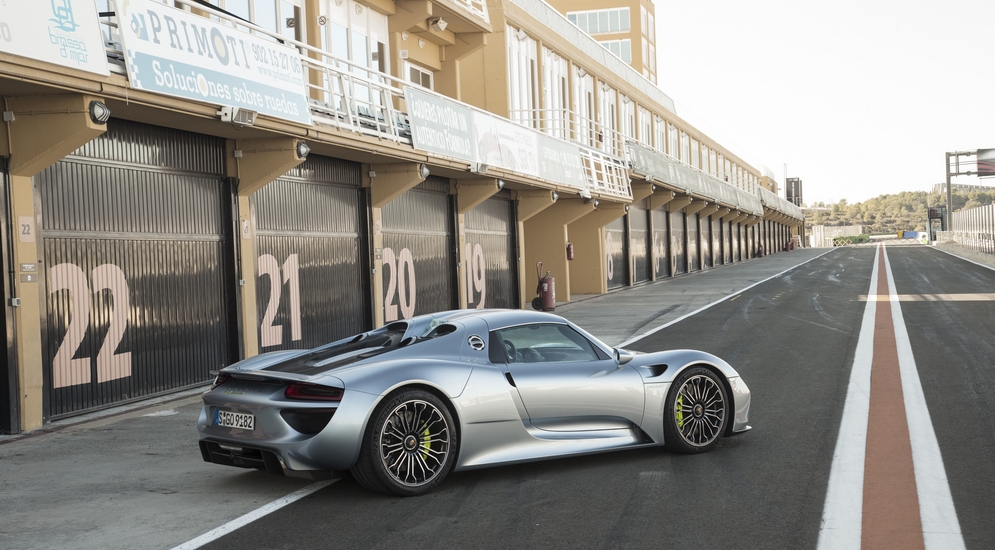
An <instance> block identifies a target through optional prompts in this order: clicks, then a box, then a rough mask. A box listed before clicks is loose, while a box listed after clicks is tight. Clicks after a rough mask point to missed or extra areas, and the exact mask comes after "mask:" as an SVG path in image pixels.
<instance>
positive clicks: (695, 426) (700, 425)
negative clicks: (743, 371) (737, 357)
mask: <svg viewBox="0 0 995 550" xmlns="http://www.w3.org/2000/svg"><path fill="white" fill-rule="evenodd" d="M729 405H730V403H729V397H728V396H727V395H726V390H725V386H724V385H723V384H722V380H720V379H719V377H718V375H716V374H715V373H714V372H712V371H711V370H709V369H706V368H703V367H692V368H689V369H687V370H686V371H684V372H682V373H681V374H680V376H678V377H677V379H676V380H674V383H673V385H672V386H671V389H670V393H669V394H668V395H667V403H666V406H665V408H664V419H663V437H664V441H665V443H666V446H667V448H668V449H670V450H672V451H674V452H678V453H685V454H692V453H702V452H705V451H707V450H709V449H711V448H712V447H714V446H715V445H716V444H717V443H718V441H719V438H720V437H721V436H722V434H723V433H725V430H726V426H727V425H728V422H729Z"/></svg>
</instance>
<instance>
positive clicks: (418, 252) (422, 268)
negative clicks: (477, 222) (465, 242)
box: [381, 177, 458, 323]
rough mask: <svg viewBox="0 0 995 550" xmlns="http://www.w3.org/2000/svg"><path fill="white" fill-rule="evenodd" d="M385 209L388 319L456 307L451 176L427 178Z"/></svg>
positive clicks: (386, 312)
mask: <svg viewBox="0 0 995 550" xmlns="http://www.w3.org/2000/svg"><path fill="white" fill-rule="evenodd" d="M381 212H382V219H383V281H384V283H383V285H384V321H385V322H388V323H389V322H391V321H396V320H398V319H410V318H411V317H414V316H415V315H421V314H423V313H433V312H436V311H446V310H450V309H455V308H456V307H457V304H458V302H457V301H456V297H457V296H456V288H457V286H456V261H455V253H454V243H453V220H454V214H453V209H452V204H451V201H450V199H449V180H447V179H444V178H438V177H429V178H428V179H427V180H425V181H424V182H422V183H421V184H419V185H418V186H417V187H415V188H414V189H412V190H410V191H408V192H406V193H404V194H403V195H401V196H400V197H398V198H396V199H394V200H392V201H390V202H389V203H387V204H386V205H384V207H383V208H382V210H381Z"/></svg>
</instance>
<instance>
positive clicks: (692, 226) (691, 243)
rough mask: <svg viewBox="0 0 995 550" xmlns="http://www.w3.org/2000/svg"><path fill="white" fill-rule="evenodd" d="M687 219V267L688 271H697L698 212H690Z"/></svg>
mask: <svg viewBox="0 0 995 550" xmlns="http://www.w3.org/2000/svg"><path fill="white" fill-rule="evenodd" d="M687 220H688V264H689V265H688V267H689V268H690V271H698V270H699V269H701V265H700V264H699V263H698V214H691V215H690V216H688V217H687Z"/></svg>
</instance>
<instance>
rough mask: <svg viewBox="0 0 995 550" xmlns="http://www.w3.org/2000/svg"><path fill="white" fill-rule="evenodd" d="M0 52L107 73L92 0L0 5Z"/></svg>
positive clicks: (11, 0)
mask: <svg viewBox="0 0 995 550" xmlns="http://www.w3.org/2000/svg"><path fill="white" fill-rule="evenodd" d="M0 52H4V53H9V54H13V55H19V56H21V57H27V58H30V59H34V60H37V61H46V62H48V63H54V64H56V65H61V66H63V67H69V68H72V69H79V70H82V71H87V72H91V73H96V74H99V75H105V76H106V75H107V74H109V72H108V70H107V52H106V50H105V49H104V39H103V36H102V35H101V33H100V21H99V19H98V18H97V8H96V6H95V5H94V3H93V0H44V1H38V0H5V1H2V2H0Z"/></svg>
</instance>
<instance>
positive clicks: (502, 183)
mask: <svg viewBox="0 0 995 550" xmlns="http://www.w3.org/2000/svg"><path fill="white" fill-rule="evenodd" d="M497 187H498V190H499V191H500V190H501V189H504V180H497Z"/></svg>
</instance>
